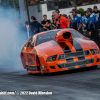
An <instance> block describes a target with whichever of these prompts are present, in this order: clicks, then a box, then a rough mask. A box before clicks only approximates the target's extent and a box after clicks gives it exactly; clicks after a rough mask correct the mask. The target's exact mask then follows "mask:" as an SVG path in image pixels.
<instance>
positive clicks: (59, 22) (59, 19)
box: [53, 9, 70, 29]
mask: <svg viewBox="0 0 100 100" xmlns="http://www.w3.org/2000/svg"><path fill="white" fill-rule="evenodd" d="M59 13H60V11H59V10H58V9H57V10H55V11H53V16H54V17H55V18H56V27H57V29H63V28H67V27H68V28H69V27H70V21H69V19H66V17H65V16H62V15H60V14H59Z"/></svg>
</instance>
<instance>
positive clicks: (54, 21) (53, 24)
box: [51, 15, 56, 29]
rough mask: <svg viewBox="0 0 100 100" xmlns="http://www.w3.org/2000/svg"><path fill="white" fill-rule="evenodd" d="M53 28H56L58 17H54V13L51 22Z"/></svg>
mask: <svg viewBox="0 0 100 100" xmlns="http://www.w3.org/2000/svg"><path fill="white" fill-rule="evenodd" d="M51 27H52V28H51V29H56V19H55V18H54V16H53V15H52V23H51Z"/></svg>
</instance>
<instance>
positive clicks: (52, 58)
mask: <svg viewBox="0 0 100 100" xmlns="http://www.w3.org/2000/svg"><path fill="white" fill-rule="evenodd" d="M56 58H57V55H54V56H50V57H48V58H47V62H49V61H56Z"/></svg>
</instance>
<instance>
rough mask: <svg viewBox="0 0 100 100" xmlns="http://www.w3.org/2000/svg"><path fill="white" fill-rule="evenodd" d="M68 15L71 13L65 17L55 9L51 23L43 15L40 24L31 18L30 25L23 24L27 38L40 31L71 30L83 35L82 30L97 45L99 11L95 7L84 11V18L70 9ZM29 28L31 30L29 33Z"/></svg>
mask: <svg viewBox="0 0 100 100" xmlns="http://www.w3.org/2000/svg"><path fill="white" fill-rule="evenodd" d="M70 13H72V16H73V17H71V16H70V15H69V16H67V15H66V14H60V11H59V10H58V9H56V10H54V11H53V12H52V16H51V17H52V21H50V20H49V19H48V18H47V15H46V14H45V15H43V21H41V23H39V22H38V21H37V19H36V18H35V17H34V16H32V17H31V22H30V25H29V23H28V22H25V28H26V31H27V34H28V38H29V37H30V36H32V35H34V34H37V33H39V32H41V31H49V30H52V29H63V28H73V29H75V30H77V31H79V32H80V33H81V34H83V30H87V31H88V33H89V36H90V38H91V39H92V40H94V41H95V42H96V43H97V39H98V34H99V31H98V29H99V28H100V11H99V10H98V8H97V6H94V7H93V9H92V8H88V9H87V10H86V11H85V14H84V16H81V15H80V14H78V12H77V9H72V11H71V12H70ZM29 26H30V27H29ZM29 28H31V32H30V30H29ZM94 31H95V33H94ZM97 44H98V43H97Z"/></svg>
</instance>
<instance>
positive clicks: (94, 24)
mask: <svg viewBox="0 0 100 100" xmlns="http://www.w3.org/2000/svg"><path fill="white" fill-rule="evenodd" d="M87 13H88V15H89V18H88V21H87V28H88V31H89V35H90V36H91V39H92V40H94V41H95V42H96V43H97V44H98V42H97V36H98V33H99V31H98V16H97V15H96V14H95V13H93V10H92V8H88V9H87Z"/></svg>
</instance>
